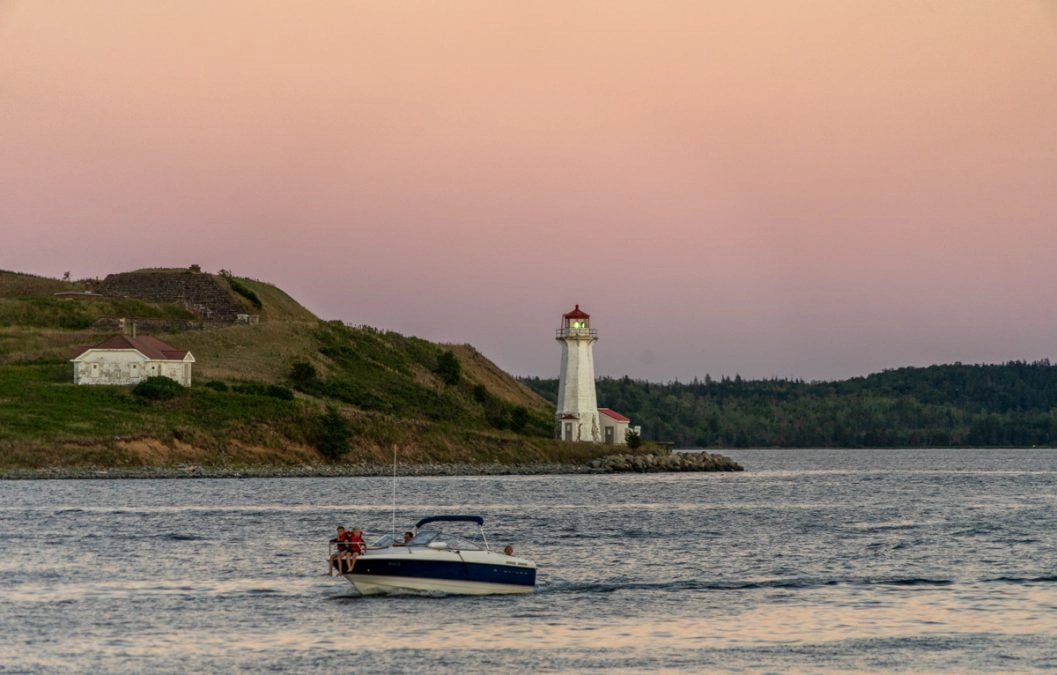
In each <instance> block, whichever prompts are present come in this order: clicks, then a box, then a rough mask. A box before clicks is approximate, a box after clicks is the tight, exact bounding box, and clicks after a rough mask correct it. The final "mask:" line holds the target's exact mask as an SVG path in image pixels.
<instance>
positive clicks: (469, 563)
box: [344, 515, 536, 595]
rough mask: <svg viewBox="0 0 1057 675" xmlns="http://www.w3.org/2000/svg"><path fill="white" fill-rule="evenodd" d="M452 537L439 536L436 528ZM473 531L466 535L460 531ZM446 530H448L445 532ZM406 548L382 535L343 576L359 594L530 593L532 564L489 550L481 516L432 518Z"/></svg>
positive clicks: (421, 525) (418, 526)
mask: <svg viewBox="0 0 1057 675" xmlns="http://www.w3.org/2000/svg"><path fill="white" fill-rule="evenodd" d="M441 523H443V524H446V525H448V526H452V528H451V529H453V530H455V532H450V531H442V530H441V529H439V528H438V525H439V524H441ZM474 524H475V525H476V526H477V527H476V529H475V530H474V532H473V533H472V534H470V535H464V534H460V533H457V532H462V531H463V530H466V529H473V528H472V525H474ZM446 529H448V528H446ZM412 534H413V535H414V536H413V537H412V538H411V540H410V541H408V542H407V543H402V542H397V541H394V540H393V537H391V536H390V535H386V536H385V537H383V538H382V539H381V540H379V541H376V542H373V543H372V544H370V545H368V546H367V549H366V551H364V552H363V553H361V554H360V555H359V556H357V557H356V561H355V562H354V563H353V566H352V570H351V571H349V572H347V573H345V574H344V576H345V578H346V579H348V580H349V581H350V582H351V583H352V585H353V586H354V587H355V588H356V590H357V591H359V592H360V593H361V594H362V595H381V594H390V593H427V594H430V593H440V594H446V595H492V594H498V593H532V592H533V591H534V590H536V563H534V562H533V561H531V560H529V559H527V558H521V557H518V556H515V555H507V554H506V553H502V552H498V551H492V550H491V549H490V548H489V547H488V540H487V539H486V537H485V533H484V518H482V517H481V516H453V515H446V516H431V517H429V518H423V519H422V520H420V521H418V523H416V524H415V528H414V531H413V532H412Z"/></svg>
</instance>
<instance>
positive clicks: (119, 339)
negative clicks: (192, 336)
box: [70, 335, 195, 387]
mask: <svg viewBox="0 0 1057 675" xmlns="http://www.w3.org/2000/svg"><path fill="white" fill-rule="evenodd" d="M70 361H71V362H72V363H73V382H74V384H112V385H123V384H137V383H139V382H142V381H143V380H145V379H147V378H148V377H168V378H170V379H173V380H176V381H177V382H179V383H180V384H182V385H183V386H185V387H190V386H191V365H192V364H193V363H194V362H195V357H194V356H192V355H191V352H189V351H187V350H186V349H178V348H176V347H173V346H172V345H171V344H169V343H168V342H163V341H162V340H159V339H158V338H156V337H151V336H150V335H144V336H141V337H131V336H128V335H115V336H114V337H111V338H107V339H106V340H103V341H102V342H100V343H99V344H96V345H93V346H91V347H83V348H81V349H80V350H78V351H77V353H76V354H74V356H73V358H72V359H70Z"/></svg>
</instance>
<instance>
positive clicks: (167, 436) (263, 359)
mask: <svg viewBox="0 0 1057 675" xmlns="http://www.w3.org/2000/svg"><path fill="white" fill-rule="evenodd" d="M152 272H155V273H159V274H164V273H166V271H165V270H152ZM174 273H176V272H174ZM179 273H184V272H183V271H182V270H181V271H179ZM222 278H223V279H224V281H225V283H227V284H228V285H229V287H231V288H232V293H234V294H237V295H239V296H240V297H242V298H243V299H244V300H246V301H248V302H251V303H253V304H255V306H256V305H257V304H258V303H259V307H258V309H259V312H260V317H261V321H260V323H258V324H256V325H244V324H243V325H227V326H223V327H214V328H207V329H202V330H181V331H178V332H172V333H164V334H163V333H154V334H155V335H157V336H158V337H160V338H162V339H164V340H166V341H168V342H171V343H172V344H174V345H176V346H179V347H182V348H186V349H189V350H190V351H191V352H192V354H194V356H195V358H196V361H197V363H196V365H195V367H194V378H195V384H194V386H193V387H191V388H189V389H186V390H181V391H180V392H179V393H178V394H177V395H176V396H175V397H173V398H171V399H168V400H152V399H149V398H145V397H143V396H139V395H137V394H136V393H135V390H134V389H133V388H132V387H115V386H78V385H74V384H73V368H72V365H71V364H70V363H69V361H68V359H69V357H70V354H71V352H72V350H73V349H74V348H75V347H77V346H86V345H90V344H93V343H95V342H98V341H100V340H102V339H104V338H105V337H107V336H109V335H111V334H113V333H112V331H103V330H94V329H92V328H90V326H91V325H92V323H93V322H94V321H95V320H97V319H100V318H115V317H123V316H137V317H151V318H159V319H183V318H186V317H187V313H188V310H186V309H185V308H182V307H179V306H177V305H155V304H151V303H144V302H141V301H138V300H131V299H127V298H122V299H115V298H100V297H93V298H89V297H83V296H76V295H54V293H56V292H62V291H70V290H73V291H77V290H82V288H81V287H79V286H78V283H79V282H63V281H58V280H47V279H41V278H39V277H31V276H29V275H20V274H17V273H10V272H0V469H13V468H43V467H86V466H102V467H135V466H171V465H177V464H187V463H194V464H202V465H207V466H238V465H260V464H271V465H283V464H286V465H294V464H297V465H301V464H314V463H320V462H324V461H333V460H335V459H337V460H339V461H342V462H372V463H373V462H388V461H391V458H392V452H393V449H394V448H395V449H398V450H399V451H400V453H401V457H402V458H403V459H404V461H409V462H505V463H537V462H581V461H586V460H588V459H590V458H592V457H595V456H598V455H600V454H604V453H602V452H600V450H601V449H600V448H599V447H598V446H593V445H590V444H586V445H582V446H580V445H571V444H565V443H557V442H555V441H553V440H551V438H550V436H551V429H552V426H551V425H552V408H551V406H550V404H548V403H547V402H546V401H545V400H544V399H543V398H542V397H540V396H539V395H537V394H535V393H534V392H532V391H531V390H530V389H528V388H527V387H526V386H524V385H523V384H521V383H519V382H516V381H515V380H513V379H512V378H511V377H509V376H508V375H507V374H506V373H504V372H502V371H501V370H500V369H499V368H498V367H496V366H495V364H493V363H492V362H491V361H489V360H488V359H487V358H485V357H484V356H483V355H481V354H480V353H479V352H477V351H476V350H474V349H473V348H472V347H470V346H469V345H438V344H435V343H431V342H428V341H426V340H422V339H419V338H415V337H408V336H404V335H400V334H398V333H393V332H390V331H384V330H377V329H373V328H368V327H360V328H352V327H349V326H346V325H343V324H342V323H340V322H324V321H320V320H318V319H317V318H316V317H315V316H313V315H312V314H311V312H309V311H308V310H306V309H305V308H304V307H302V306H301V305H300V304H299V303H297V302H296V301H295V300H293V299H292V298H290V297H289V296H288V295H287V294H286V293H284V292H283V291H282V290H280V289H278V288H276V287H275V286H273V285H271V284H268V283H265V282H261V281H256V280H250V279H244V278H237V277H231V276H225V277H222ZM452 361H454V364H455V365H454V367H453V366H452ZM445 363H446V364H447V366H446V367H445V366H443V365H442V364H445ZM453 368H454V372H453ZM335 439H338V446H339V447H338V449H337V451H335Z"/></svg>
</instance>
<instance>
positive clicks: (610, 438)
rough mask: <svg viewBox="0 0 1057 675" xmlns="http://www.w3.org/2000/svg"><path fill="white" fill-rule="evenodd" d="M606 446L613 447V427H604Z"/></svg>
mask: <svg viewBox="0 0 1057 675" xmlns="http://www.w3.org/2000/svg"><path fill="white" fill-rule="evenodd" d="M606 444H607V445H613V427H606Z"/></svg>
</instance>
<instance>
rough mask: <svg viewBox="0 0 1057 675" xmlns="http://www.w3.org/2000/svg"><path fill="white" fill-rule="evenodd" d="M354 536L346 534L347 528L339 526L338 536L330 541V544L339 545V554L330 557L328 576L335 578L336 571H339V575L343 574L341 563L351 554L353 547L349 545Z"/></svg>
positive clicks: (350, 533)
mask: <svg viewBox="0 0 1057 675" xmlns="http://www.w3.org/2000/svg"><path fill="white" fill-rule="evenodd" d="M351 536H352V532H346V531H345V528H344V527H342V526H341V525H338V536H336V537H334V538H333V539H331V540H330V543H332V544H337V547H336V548H337V553H335V554H333V555H332V556H330V564H329V565H328V566H327V574H329V575H330V576H334V570H335V569H337V570H338V572H339V573H341V572H342V568H341V561H342V560H344V559H345V557H346V556H347V555H348V554H349V550H350V549H351V548H352V546H351V545H350V544H349V543H348V541H349V537H351Z"/></svg>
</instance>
